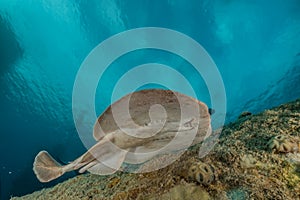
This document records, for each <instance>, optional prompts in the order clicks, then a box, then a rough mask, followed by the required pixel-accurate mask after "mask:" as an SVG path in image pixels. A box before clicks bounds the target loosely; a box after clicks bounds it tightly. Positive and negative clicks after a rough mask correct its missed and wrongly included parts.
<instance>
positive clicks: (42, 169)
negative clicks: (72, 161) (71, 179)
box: [33, 151, 65, 182]
mask: <svg viewBox="0 0 300 200" xmlns="http://www.w3.org/2000/svg"><path fill="white" fill-rule="evenodd" d="M33 171H34V173H35V174H36V176H37V178H38V179H39V181H41V182H49V181H51V180H53V179H56V178H58V177H60V176H61V175H63V174H64V173H65V170H64V168H63V166H62V165H60V164H59V163H58V162H57V161H56V160H55V159H54V158H52V156H51V155H50V154H49V153H48V152H47V151H41V152H39V153H38V155H37V156H36V157H35V160H34V163H33Z"/></svg>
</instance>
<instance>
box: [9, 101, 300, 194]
mask: <svg viewBox="0 0 300 200" xmlns="http://www.w3.org/2000/svg"><path fill="white" fill-rule="evenodd" d="M200 146H201V144H199V145H195V146H193V147H191V148H190V149H189V150H188V151H186V152H185V153H184V154H183V155H182V156H181V157H180V159H179V160H177V161H176V162H174V163H172V164H171V165H169V166H168V167H165V168H163V169H160V170H157V171H154V172H150V173H143V174H135V173H126V172H118V173H116V174H113V175H110V176H97V175H92V174H83V175H79V176H76V177H74V178H71V179H69V180H67V181H65V182H63V183H60V184H58V185H56V186H54V187H52V188H47V189H43V190H41V191H37V192H34V193H32V194H29V195H26V196H23V197H13V198H11V199H12V200H21V199H22V200H27V199H30V200H31V199H37V200H39V199H40V200H42V199H50V200H51V199H55V200H60V199H68V200H69V199H74V200H76V199H83V200H88V199H113V200H117V199H120V200H121V199H122V200H125V199H149V200H150V199H151V200H152V199H153V200H154V199H162V200H164V199H173V200H177V199H178V200H179V199H180V200H182V199H187V200H190V199H204V200H205V199H218V200H222V199H224V200H225V199H282V200H289V199H290V200H297V199H300V152H299V151H300V99H299V100H296V101H294V102H291V103H287V104H284V105H281V106H279V107H276V108H274V109H270V110H266V111H264V112H262V113H260V114H256V115H252V114H251V113H249V112H244V113H242V114H241V115H240V117H239V118H238V120H237V121H236V122H234V123H230V124H228V125H227V126H226V127H224V128H223V130H222V133H221V136H220V138H219V139H218V141H217V143H216V145H215V146H214V148H213V150H212V151H211V152H210V153H209V154H208V155H207V156H205V157H204V158H203V159H200V158H199V157H198V150H199V147H200ZM162 159H163V157H161V158H158V159H156V160H153V161H152V162H151V163H150V164H148V165H145V166H143V167H151V165H153V164H154V165H155V162H161V161H162Z"/></svg>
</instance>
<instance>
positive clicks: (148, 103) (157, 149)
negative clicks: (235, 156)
mask: <svg viewBox="0 0 300 200" xmlns="http://www.w3.org/2000/svg"><path fill="white" fill-rule="evenodd" d="M157 104H158V105H160V106H162V107H163V108H164V109H165V112H160V111H159V109H161V108H158V107H155V105H157ZM128 106H129V108H128ZM152 106H154V107H152ZM152 108H154V109H152ZM126 109H127V111H126ZM151 109H152V111H151ZM113 110H114V111H117V112H114V111H113ZM128 110H129V112H128ZM128 113H130V114H129V115H128ZM163 113H165V114H166V118H163V116H164V114H163ZM149 116H150V117H149ZM116 119H119V121H118V120H116ZM120 119H121V120H120ZM116 121H118V123H120V124H121V127H122V128H120V126H119V124H118V123H117V122H116ZM130 121H131V122H132V121H134V124H132V123H128V122H130ZM137 124H138V125H137ZM93 134H94V138H95V139H96V141H97V143H96V144H95V145H94V146H93V147H91V148H90V149H89V150H88V151H87V152H86V153H84V154H83V155H82V156H80V157H79V158H77V159H76V160H74V161H73V162H71V163H69V164H66V165H61V164H60V163H58V162H57V161H56V160H55V159H54V158H53V157H52V156H51V155H50V154H49V153H48V152H46V151H41V152H39V153H38V155H37V156H36V158H35V161H34V164H33V170H34V172H35V174H36V176H37V178H38V179H39V180H40V181H41V182H49V181H51V180H54V179H56V178H58V177H60V176H62V175H63V174H64V173H66V172H69V171H73V170H79V172H80V173H83V172H85V171H88V172H90V173H93V174H99V175H107V174H113V173H115V172H116V171H117V170H119V169H120V167H121V165H122V163H123V162H125V163H131V164H140V163H143V162H145V161H149V160H151V159H152V158H153V157H155V156H156V155H158V154H163V153H166V152H172V151H176V150H181V149H186V148H188V147H189V146H190V145H191V144H192V145H193V144H196V143H199V142H201V141H203V140H204V138H206V137H207V136H208V135H209V134H211V126H210V114H209V112H208V108H207V106H206V105H205V104H204V103H202V102H199V101H198V100H196V99H193V98H191V97H188V96H185V95H183V94H180V93H178V92H173V91H170V90H158V89H155V90H141V91H138V92H134V93H132V94H129V95H127V96H125V97H123V98H122V99H121V100H119V101H117V102H116V103H114V104H112V105H111V106H110V107H109V108H107V110H106V111H105V112H104V113H103V114H102V115H100V117H99V118H98V120H97V121H96V123H95V126H94V133H93Z"/></svg>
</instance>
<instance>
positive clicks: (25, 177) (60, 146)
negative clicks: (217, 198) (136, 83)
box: [0, 0, 300, 199]
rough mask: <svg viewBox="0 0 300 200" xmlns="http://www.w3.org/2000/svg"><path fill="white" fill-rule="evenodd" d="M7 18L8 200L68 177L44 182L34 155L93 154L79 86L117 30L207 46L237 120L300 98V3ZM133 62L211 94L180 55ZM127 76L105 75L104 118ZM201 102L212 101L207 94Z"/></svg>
mask: <svg viewBox="0 0 300 200" xmlns="http://www.w3.org/2000/svg"><path fill="white" fill-rule="evenodd" d="M187 2H188V3H187ZM0 16H1V18H0V42H1V43H0V45H1V46H0V53H1V57H0V58H1V60H0V64H1V65H0V67H1V68H0V89H1V90H0V111H1V112H0V122H1V129H0V175H1V182H0V186H1V188H0V192H1V199H7V198H8V197H9V196H11V195H14V196H16V195H24V194H27V193H30V192H32V191H35V190H37V189H40V188H42V187H47V186H50V185H53V184H55V183H57V182H60V181H62V180H63V179H66V178H67V177H63V178H61V179H59V180H57V181H54V182H51V183H48V184H41V183H39V182H38V181H37V180H36V178H35V176H34V174H33V172H32V163H33V159H34V156H35V155H36V154H37V152H39V151H40V150H42V149H47V150H48V151H49V152H51V154H53V155H54V156H56V157H58V158H59V159H60V160H61V161H64V162H68V161H69V160H73V159H74V158H75V157H76V156H78V155H80V154H81V153H82V152H84V150H85V149H84V147H83V145H82V143H81V141H80V139H79V137H78V134H77V132H76V129H75V126H74V122H73V118H72V89H73V83H74V80H75V76H76V73H77V70H78V69H79V67H80V65H81V63H82V62H83V60H84V58H85V57H86V56H87V55H88V53H89V52H90V51H91V50H92V49H93V48H94V47H95V46H96V45H98V44H99V43H100V42H102V41H103V40H105V39H106V38H108V37H110V36H112V35H114V34H116V33H120V32H122V31H125V30H128V29H132V28H138V27H149V26H151V27H164V28H170V29H174V30H177V31H180V32H182V33H184V34H187V35H188V36H190V37H192V38H193V39H195V40H196V41H198V42H199V43H200V44H201V45H202V46H203V47H204V48H205V49H206V51H207V52H208V53H209V54H210V56H211V57H212V58H213V60H214V61H215V63H216V65H217V66H218V69H219V71H220V73H221V75H222V78H223V81H224V84H225V89H226V95H227V109H228V112H227V116H226V121H227V122H229V121H233V120H234V119H236V117H237V116H238V114H239V113H240V112H241V111H243V110H249V111H252V112H260V111H262V110H264V109H266V108H270V107H272V106H276V105H279V104H281V103H285V102H288V101H291V100H294V99H296V98H299V97H300V37H299V35H300V2H299V0H289V1H284V0H274V1H260V0H253V1H250V0H249V1H247V0H246V1H240V0H220V1H217V0H215V1H211V0H202V1H199V0H191V1H179V0H165V1H159V0H142V1H139V0H132V1H129V0H123V1H121V0H89V1H84V0H51V1H31V0H27V1H23V0H1V1H0ZM128 56H129V57H127V58H126V57H124V58H120V59H119V60H118V62H117V63H115V65H120V64H122V65H123V66H125V68H126V69H130V67H131V66H136V65H137V64H142V63H146V62H150V61H152V62H153V61H156V62H161V63H163V64H167V65H169V66H173V67H174V68H175V69H177V70H179V71H180V72H181V73H182V74H184V75H185V76H188V77H190V81H191V82H192V84H193V86H194V88H195V89H196V90H197V92H198V93H202V94H205V93H207V89H206V87H205V86H203V85H202V84H200V83H199V82H201V80H200V79H201V78H199V76H196V75H194V71H193V70H192V69H190V68H189V66H188V64H186V63H185V62H184V61H183V60H180V59H179V58H178V57H176V55H169V54H166V53H164V52H157V51H150V50H144V51H143V50H141V51H140V52H133V53H132V54H131V55H128ZM179 63H180V64H179ZM120 73H121V72H120V70H119V69H118V68H117V67H113V66H112V67H111V68H110V69H109V70H108V71H107V75H106V76H105V77H103V80H102V82H101V83H100V84H99V87H98V90H100V91H101V92H98V91H97V94H98V95H97V98H96V100H95V101H96V102H97V106H96V108H97V113H99V114H100V113H101V112H102V111H103V110H104V109H105V108H106V107H107V106H108V105H109V103H110V94H111V91H112V88H113V85H114V83H115V81H116V80H117V79H118V77H119V76H120ZM165 78H166V79H172V77H165ZM201 100H203V101H205V102H206V103H207V104H209V103H210V102H209V99H206V97H205V95H204V97H203V99H201ZM72 175H74V174H70V175H69V176H72Z"/></svg>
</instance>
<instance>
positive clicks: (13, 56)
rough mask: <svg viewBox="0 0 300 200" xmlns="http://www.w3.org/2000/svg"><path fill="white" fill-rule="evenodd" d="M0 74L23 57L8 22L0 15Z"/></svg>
mask: <svg viewBox="0 0 300 200" xmlns="http://www.w3.org/2000/svg"><path fill="white" fill-rule="evenodd" d="M0 44H1V45H0V74H2V73H3V72H5V71H6V70H7V69H9V67H10V66H11V65H12V64H13V63H15V62H16V61H17V60H18V59H19V58H21V57H22V55H23V50H22V48H21V47H20V44H19V42H18V41H17V37H16V35H15V33H14V32H13V29H12V27H11V25H10V24H9V22H8V20H7V19H5V18H4V17H3V16H1V15H0Z"/></svg>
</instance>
